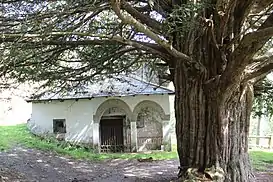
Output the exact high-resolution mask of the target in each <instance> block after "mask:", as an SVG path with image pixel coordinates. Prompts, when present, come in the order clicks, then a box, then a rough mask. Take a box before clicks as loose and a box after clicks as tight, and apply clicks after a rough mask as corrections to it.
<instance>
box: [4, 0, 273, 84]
mask: <svg viewBox="0 0 273 182" xmlns="http://www.w3.org/2000/svg"><path fill="white" fill-rule="evenodd" d="M272 8H273V1H272V0H261V1H259V2H258V3H257V1H256V0H246V1H239V0H206V1H201V0H200V1H194V0H141V1H134V0H110V1H105V0H77V1H74V0H73V1H72V0H61V1H49V0H48V1H27V0H26V1H22V0H20V1H19V0H6V1H1V5H0V24H1V26H0V32H1V38H0V42H1V47H0V48H1V51H0V56H1V57H0V58H1V59H0V61H1V62H0V76H1V77H2V78H4V79H5V80H7V78H8V80H16V81H17V82H25V81H28V80H31V81H33V82H39V83H40V86H41V87H42V88H47V89H48V88H53V87H54V88H59V89H70V88H72V87H75V86H79V85H81V84H84V83H86V82H90V81H95V80H96V79H100V78H101V77H102V76H109V75H110V74H113V73H114V74H115V73H116V74H118V73H121V72H132V71H134V70H136V69H138V68H139V66H141V65H143V63H144V62H146V63H148V64H149V65H151V67H153V68H156V69H161V70H167V69H169V70H170V74H164V75H163V74H161V77H163V78H166V79H170V80H172V79H173V74H172V71H171V70H172V69H173V68H174V67H175V65H176V63H177V62H178V61H182V62H184V63H185V64H187V65H190V66H194V67H195V68H196V70H199V71H200V72H204V71H205V72H209V68H208V67H209V66H210V65H206V64H204V63H201V62H200V61H199V59H200V58H198V57H196V56H195V54H194V49H193V48H192V47H193V45H191V44H194V40H193V39H198V38H199V37H200V38H201V37H202V35H203V34H208V32H209V35H210V37H211V39H212V40H211V42H213V44H214V46H216V47H217V48H218V50H219V54H221V56H222V58H223V59H222V62H221V63H220V62H216V63H215V65H220V64H221V65H222V67H221V68H222V71H219V72H218V73H213V74H209V77H208V78H207V80H208V81H209V80H211V79H214V78H216V77H217V75H218V76H219V75H220V76H221V77H222V80H225V84H227V85H226V86H224V87H223V88H224V89H229V86H230V85H232V84H234V82H233V80H238V79H239V80H240V82H245V81H249V80H252V81H253V82H255V81H256V80H258V79H260V78H262V77H264V76H265V75H266V74H268V73H269V72H270V71H271V69H272V68H273V64H272V55H269V54H267V53H265V54H257V53H259V51H260V50H261V48H262V47H264V45H267V43H268V41H269V40H270V38H271V37H272V35H273V26H272V25H273V13H272ZM231 24H232V26H230V25H231ZM198 35H200V36H198ZM178 37H179V38H178ZM177 42H180V43H185V44H187V48H183V47H181V46H179V45H180V44H178V43H177ZM189 42H192V43H189ZM200 49H202V47H200ZM255 55H256V56H255ZM257 55H260V56H257ZM204 56H205V53H204ZM223 60H224V61H223ZM215 61H218V60H215ZM164 66H165V67H164ZM162 67H164V68H163V69H162ZM231 72H232V74H230V73H231ZM160 73H162V71H160ZM226 75H229V76H226ZM230 75H232V76H230Z"/></svg>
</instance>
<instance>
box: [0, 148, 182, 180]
mask: <svg viewBox="0 0 273 182" xmlns="http://www.w3.org/2000/svg"><path fill="white" fill-rule="evenodd" d="M0 161H1V163H0V168H2V171H5V170H8V169H9V170H12V173H14V174H16V175H15V176H17V175H19V174H22V175H23V176H20V180H19V181H28V182H34V181H37V182H38V181H39V182H49V181H50V182H69V181H71V182H72V181H73V180H74V181H75V182H76V181H81V182H89V181H96V182H134V181H137V182H140V181H149V182H153V181H154V182H156V181H158V182H165V181H166V182H167V181H168V182H169V181H170V180H172V179H175V177H176V174H177V166H178V161H176V160H168V161H167V160H166V161H156V162H155V161H153V162H138V161H137V160H121V159H117V160H108V161H104V162H99V163H98V162H90V161H83V160H74V159H70V158H67V157H61V156H58V155H56V154H53V153H46V152H41V151H38V150H34V149H24V148H19V147H18V148H16V149H13V150H11V151H8V152H2V153H0ZM6 174H7V176H8V175H9V174H10V173H8V171H7V172H6ZM24 178H25V179H24ZM0 181H1V180H0ZM4 181H5V180H4ZM6 181H12V182H15V181H16V180H15V179H9V180H6ZM17 181H18V180H17ZM74 181H73V182H74Z"/></svg>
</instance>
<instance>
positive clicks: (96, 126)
mask: <svg viewBox="0 0 273 182" xmlns="http://www.w3.org/2000/svg"><path fill="white" fill-rule="evenodd" d="M93 147H94V149H95V150H97V151H98V152H99V151H100V123H97V122H94V123H93Z"/></svg>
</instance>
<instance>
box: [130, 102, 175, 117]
mask: <svg viewBox="0 0 273 182" xmlns="http://www.w3.org/2000/svg"><path fill="white" fill-rule="evenodd" d="M143 108H151V109H153V110H155V111H156V112H158V113H159V115H160V118H161V119H162V120H169V118H170V115H167V114H166V112H165V111H164V109H163V108H162V107H161V106H160V105H159V104H158V103H156V102H154V101H151V100H144V101H141V102H139V103H138V104H137V105H136V106H135V108H134V111H133V116H132V119H133V120H134V121H136V120H137V116H138V114H139V113H140V112H141V110H142V109H143Z"/></svg>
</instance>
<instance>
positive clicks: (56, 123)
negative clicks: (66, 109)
mask: <svg viewBox="0 0 273 182" xmlns="http://www.w3.org/2000/svg"><path fill="white" fill-rule="evenodd" d="M53 132H54V133H66V125H65V119H53Z"/></svg>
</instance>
